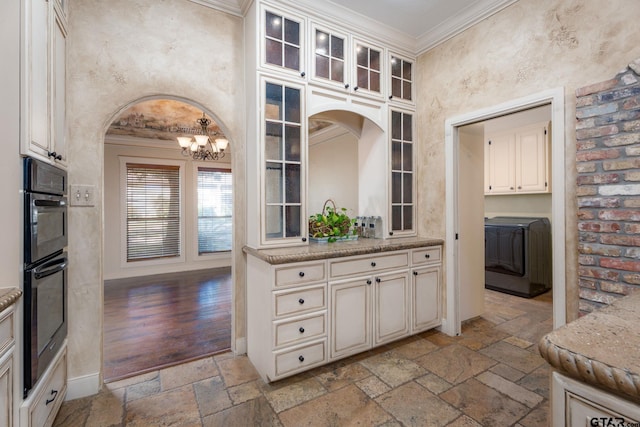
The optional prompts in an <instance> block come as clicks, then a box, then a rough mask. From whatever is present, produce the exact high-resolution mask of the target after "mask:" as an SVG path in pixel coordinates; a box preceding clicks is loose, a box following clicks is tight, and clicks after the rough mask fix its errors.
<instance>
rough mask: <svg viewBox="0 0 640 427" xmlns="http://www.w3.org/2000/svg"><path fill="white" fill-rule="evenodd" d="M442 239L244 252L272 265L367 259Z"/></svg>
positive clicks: (363, 241)
mask: <svg viewBox="0 0 640 427" xmlns="http://www.w3.org/2000/svg"><path fill="white" fill-rule="evenodd" d="M443 243H444V241H443V240H442V239H430V238H425V237H403V238H397V239H358V240H348V241H341V242H333V243H313V242H311V243H309V245H307V246H292V247H286V248H276V249H254V248H251V247H249V246H245V247H244V248H242V250H243V251H244V252H245V253H247V254H250V255H253V256H255V257H257V258H259V259H261V260H263V261H266V262H267V263H269V264H286V263H290V262H303V261H314V260H319V259H327V258H339V257H344V256H352V255H366V254H373V253H380V252H388V251H399V250H403V249H413V248H422V247H427V246H437V245H442V244H443Z"/></svg>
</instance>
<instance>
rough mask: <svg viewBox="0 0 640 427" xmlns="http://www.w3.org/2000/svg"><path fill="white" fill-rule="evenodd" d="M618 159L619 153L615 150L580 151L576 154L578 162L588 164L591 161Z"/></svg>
mask: <svg viewBox="0 0 640 427" xmlns="http://www.w3.org/2000/svg"><path fill="white" fill-rule="evenodd" d="M618 157H620V151H619V150H616V149H615V148H608V149H606V150H593V151H580V152H578V153H576V160H577V161H578V162H590V161H592V160H605V159H617V158H618Z"/></svg>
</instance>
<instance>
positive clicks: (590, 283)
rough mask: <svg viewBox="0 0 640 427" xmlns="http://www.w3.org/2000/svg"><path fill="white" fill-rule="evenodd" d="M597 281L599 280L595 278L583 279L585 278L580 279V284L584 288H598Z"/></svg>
mask: <svg viewBox="0 0 640 427" xmlns="http://www.w3.org/2000/svg"><path fill="white" fill-rule="evenodd" d="M597 283H598V281H597V280H593V279H583V278H580V279H578V286H581V287H583V288H588V289H597V286H596V284H597Z"/></svg>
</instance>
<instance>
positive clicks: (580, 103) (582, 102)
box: [576, 96, 598, 108]
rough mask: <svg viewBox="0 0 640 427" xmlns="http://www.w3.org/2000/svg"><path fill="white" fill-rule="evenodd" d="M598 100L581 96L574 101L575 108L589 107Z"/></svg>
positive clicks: (593, 97) (594, 97)
mask: <svg viewBox="0 0 640 427" xmlns="http://www.w3.org/2000/svg"><path fill="white" fill-rule="evenodd" d="M597 100H598V97H596V96H583V97H580V98H577V99H576V108H580V107H589V106H591V105H593V104H594V103H595V102H596V101H597Z"/></svg>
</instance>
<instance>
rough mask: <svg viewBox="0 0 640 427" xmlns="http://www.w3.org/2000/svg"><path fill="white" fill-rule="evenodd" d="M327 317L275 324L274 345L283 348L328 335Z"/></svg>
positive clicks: (298, 319)
mask: <svg viewBox="0 0 640 427" xmlns="http://www.w3.org/2000/svg"><path fill="white" fill-rule="evenodd" d="M326 319H327V317H326V314H325V313H321V314H317V315H312V316H306V317H299V318H296V319H295V320H286V321H279V322H275V323H274V331H275V336H274V341H275V342H274V345H275V347H281V346H284V345H291V344H295V343H298V342H300V341H305V340H308V339H311V338H318V337H321V336H323V335H325V334H326V333H327V320H326Z"/></svg>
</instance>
